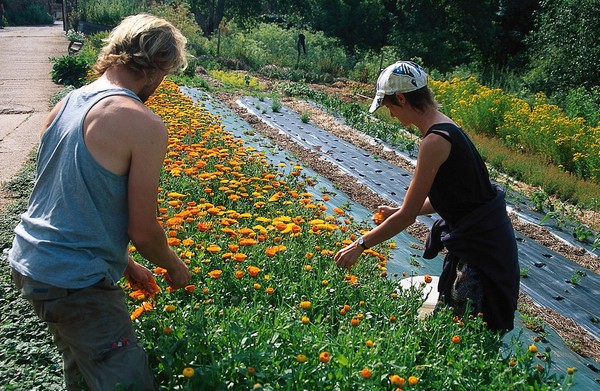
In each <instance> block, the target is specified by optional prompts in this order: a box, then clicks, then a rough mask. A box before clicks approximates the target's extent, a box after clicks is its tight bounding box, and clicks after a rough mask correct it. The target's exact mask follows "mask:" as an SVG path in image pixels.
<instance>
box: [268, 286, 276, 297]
mask: <svg viewBox="0 0 600 391" xmlns="http://www.w3.org/2000/svg"><path fill="white" fill-rule="evenodd" d="M274 292H275V289H273V288H271V287H268V288H267V294H268V295H272V294H273V293H274Z"/></svg>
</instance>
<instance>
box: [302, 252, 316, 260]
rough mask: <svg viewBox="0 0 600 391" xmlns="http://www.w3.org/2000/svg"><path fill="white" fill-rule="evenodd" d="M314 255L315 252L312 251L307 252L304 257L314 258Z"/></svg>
mask: <svg viewBox="0 0 600 391" xmlns="http://www.w3.org/2000/svg"><path fill="white" fill-rule="evenodd" d="M312 257H314V254H313V253H311V252H308V253H306V255H304V258H306V259H312Z"/></svg>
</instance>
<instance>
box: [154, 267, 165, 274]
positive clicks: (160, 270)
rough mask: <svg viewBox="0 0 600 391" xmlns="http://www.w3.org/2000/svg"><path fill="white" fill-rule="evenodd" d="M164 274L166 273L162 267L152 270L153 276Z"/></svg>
mask: <svg viewBox="0 0 600 391" xmlns="http://www.w3.org/2000/svg"><path fill="white" fill-rule="evenodd" d="M166 272H167V269H164V268H162V267H158V266H157V267H155V268H154V273H155V274H158V275H162V274H165V273H166Z"/></svg>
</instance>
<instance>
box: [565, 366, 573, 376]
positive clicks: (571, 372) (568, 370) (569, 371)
mask: <svg viewBox="0 0 600 391" xmlns="http://www.w3.org/2000/svg"><path fill="white" fill-rule="evenodd" d="M574 373H575V368H573V367H568V368H567V374H568V375H572V374H574Z"/></svg>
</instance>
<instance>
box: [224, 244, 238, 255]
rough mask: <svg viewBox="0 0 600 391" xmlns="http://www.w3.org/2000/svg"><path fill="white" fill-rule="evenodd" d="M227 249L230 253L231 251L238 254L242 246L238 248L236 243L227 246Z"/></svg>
mask: <svg viewBox="0 0 600 391" xmlns="http://www.w3.org/2000/svg"><path fill="white" fill-rule="evenodd" d="M227 248H228V249H229V251H231V252H232V253H234V252H236V251H237V250H239V249H240V246H238V245H237V244H235V243H230V244H228V245H227Z"/></svg>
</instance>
